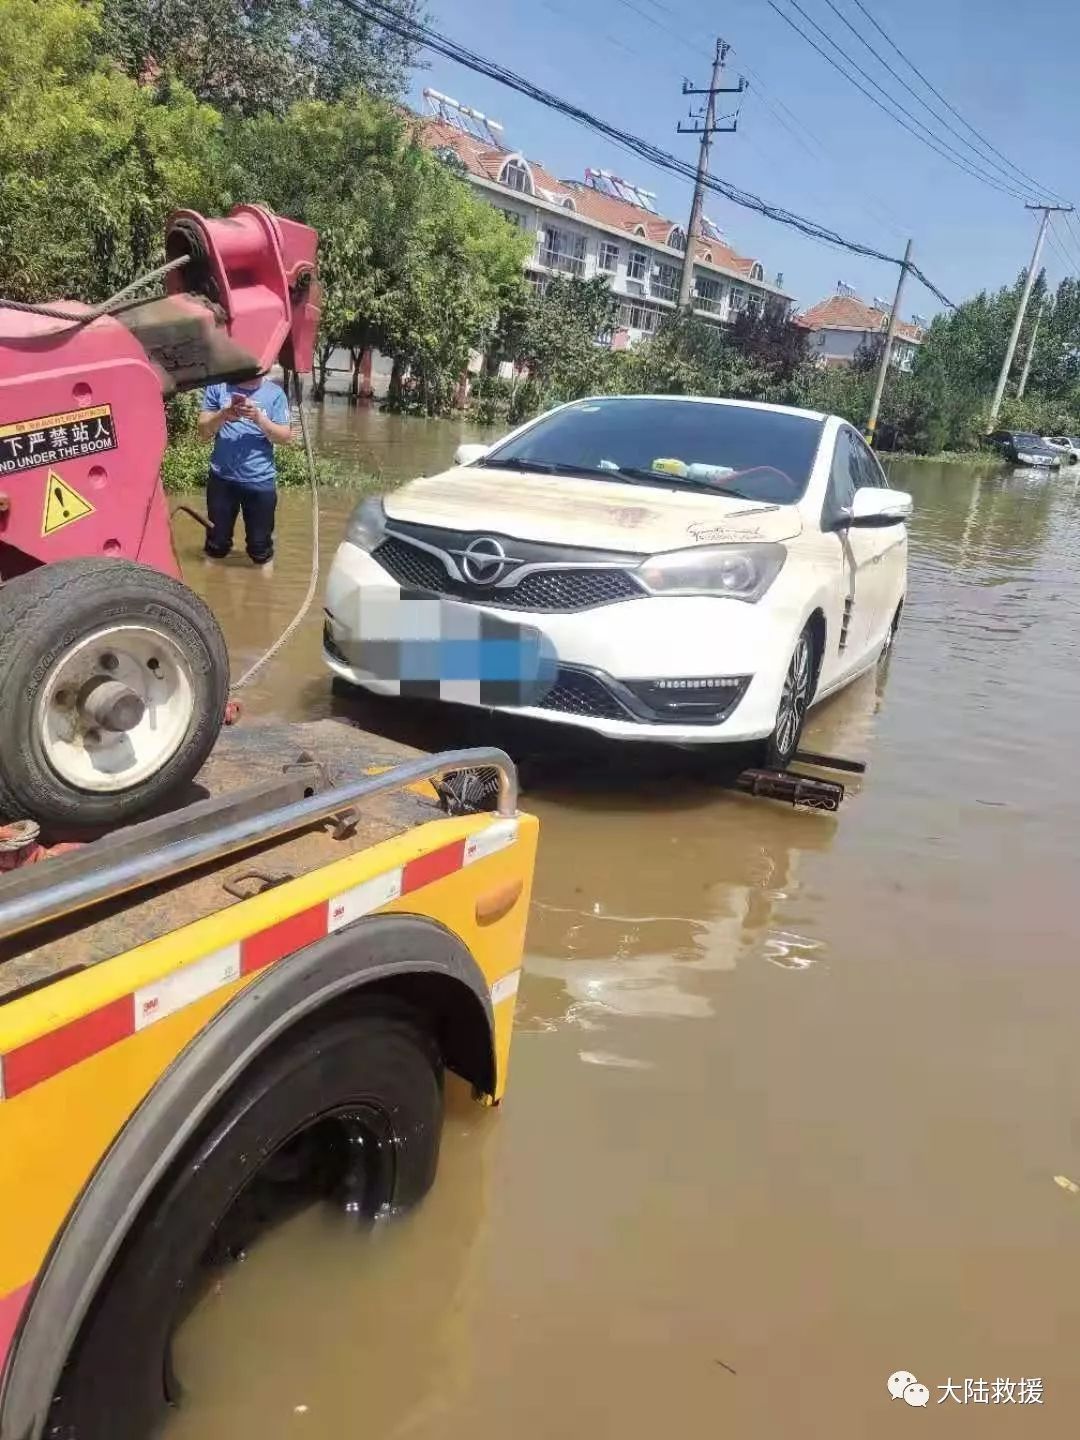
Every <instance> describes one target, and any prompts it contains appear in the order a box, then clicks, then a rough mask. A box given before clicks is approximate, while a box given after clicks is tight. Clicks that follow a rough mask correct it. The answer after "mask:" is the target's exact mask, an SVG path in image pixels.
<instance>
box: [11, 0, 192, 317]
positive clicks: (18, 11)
mask: <svg viewBox="0 0 1080 1440" xmlns="http://www.w3.org/2000/svg"><path fill="white" fill-rule="evenodd" d="M98 46H99V25H98V13H97V10H96V8H95V7H94V6H93V5H89V4H80V3H78V0H4V4H3V6H2V7H0V291H2V292H3V293H4V294H6V295H9V296H11V297H13V298H16V299H24V300H41V299H47V298H55V297H59V296H71V297H74V298H78V299H84V300H90V301H93V300H99V299H102V298H103V297H104V296H106V295H108V294H110V293H111V292H112V291H114V290H116V289H118V288H119V287H120V286H122V285H125V284H127V283H128V282H129V281H130V280H131V279H133V278H134V276H135V275H136V274H138V273H139V272H140V271H143V270H145V269H148V268H151V267H152V266H153V265H155V264H156V263H158V262H159V260H160V258H161V246H162V239H163V231H164V222H165V217H166V216H167V214H168V213H169V211H170V210H172V209H173V208H175V207H177V206H181V205H190V206H194V207H195V208H209V209H213V208H215V207H216V205H217V203H218V202H219V199H220V193H221V191H220V184H219V164H218V156H219V146H218V141H219V134H220V118H219V117H218V115H217V114H215V112H214V111H213V110H211V109H210V108H208V107H207V106H204V105H200V104H199V103H198V102H197V101H196V100H195V98H194V96H193V95H192V94H191V93H190V92H189V91H187V90H185V89H184V88H183V87H182V86H179V85H167V86H161V87H144V86H140V85H138V84H136V83H135V82H134V81H133V80H131V79H129V78H128V77H127V76H126V75H123V74H122V73H120V72H119V71H118V70H116V69H115V68H108V67H102V66H99V65H98V63H97V61H96V60H95V51H96V50H97V48H98Z"/></svg>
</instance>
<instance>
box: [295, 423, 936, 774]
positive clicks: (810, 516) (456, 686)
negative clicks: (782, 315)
mask: <svg viewBox="0 0 1080 1440" xmlns="http://www.w3.org/2000/svg"><path fill="white" fill-rule="evenodd" d="M456 458H457V462H458V463H456V464H455V466H454V467H453V468H452V469H450V470H447V471H445V472H444V473H443V474H440V475H434V476H430V477H426V478H423V479H418V480H414V481H412V482H410V483H409V484H406V485H404V486H402V487H401V488H400V489H399V490H395V491H394V492H392V493H391V494H388V495H386V496H384V497H383V498H382V499H369V500H365V501H363V502H362V503H361V504H360V506H359V507H358V508H357V510H356V511H355V512H354V514H353V516H352V518H351V519H350V521H349V524H348V529H347V532H346V536H345V539H344V542H343V543H342V545H341V546H340V548H339V549H338V551H337V554H336V556H335V559H334V562H333V566H332V568H331V572H330V577H329V580H328V584H327V592H326V626H325V634H324V656H325V659H326V663H327V665H328V666H329V668H330V669H331V670H332V671H333V672H334V673H335V674H336V675H338V676H340V677H341V678H343V679H345V680H347V681H350V682H352V683H353V684H355V685H359V686H363V687H365V688H367V689H369V690H372V691H375V692H377V693H380V694H399V695H409V694H419V695H428V696H437V697H438V698H441V699H445V700H452V701H458V702H461V703H466V704H473V705H480V706H483V707H484V708H492V709H499V710H512V711H514V712H516V713H519V714H525V715H530V716H533V717H535V718H539V719H545V720H554V721H560V722H562V723H564V724H568V725H577V726H584V727H586V728H588V729H590V730H594V731H599V732H601V733H603V734H605V735H608V736H612V737H615V738H622V739H635V740H640V739H654V740H660V741H669V742H674V743H678V744H683V745H685V744H696V743H746V742H759V744H758V747H757V758H758V759H759V760H760V762H761V763H765V764H768V765H771V766H774V767H778V768H782V767H783V766H785V765H786V764H787V763H788V762H789V761H790V760H791V758H792V756H793V755H794V754H795V751H796V749H797V747H798V742H799V736H800V733H801V731H802V727H803V721H804V719H805V716H806V711H807V708H808V707H809V706H810V705H812V704H813V703H814V702H815V701H817V700H821V699H823V698H824V697H825V696H826V695H828V694H830V693H832V692H833V691H835V690H838V689H840V687H841V686H844V685H846V684H847V683H848V682H849V681H851V680H853V679H854V678H855V677H856V676H857V675H859V674H860V673H862V672H863V671H865V670H866V669H868V668H869V667H871V666H873V665H874V664H875V663H876V662H877V660H878V658H879V657H880V656H881V655H882V654H883V653H884V652H885V651H887V650H888V648H889V646H890V644H891V641H892V637H893V634H894V632H895V630H896V626H897V624H898V622H899V619H900V612H901V607H902V605H903V600H904V593H905V588H906V581H907V527H906V523H905V522H906V520H907V518H908V516H909V514H910V512H911V498H910V496H908V495H906V494H905V493H903V492H902V491H898V490H892V489H890V488H889V486H888V484H887V482H886V480H885V476H884V474H883V473H882V470H881V467H880V465H879V464H878V462H877V459H876V458H875V456H874V454H873V453H872V451H871V450H869V449H868V448H867V446H866V444H865V443H864V441H863V440H862V437H861V436H860V435H859V434H858V433H857V432H856V431H855V430H854V429H853V427H852V426H851V425H849V424H847V422H846V421H844V420H842V419H840V418H839V417H837V416H835V415H824V414H820V413H817V412H814V411H809V410H795V409H789V408H786V407H783V406H777V405H764V404H757V403H750V402H744V401H735V400H713V399H703V398H693V399H692V398H688V397H682V396H605V397H602V398H598V399H587V400H579V401H575V402H573V403H571V404H568V405H563V406H560V407H559V408H557V409H555V410H552V411H549V412H548V413H547V414H545V415H542V416H540V417H539V418H538V419H536V420H533V421H532V422H530V423H529V424H527V425H524V426H522V427H521V428H520V429H518V430H516V431H514V432H513V433H512V434H511V435H509V436H508V437H507V438H506V439H504V440H502V441H500V442H499V443H498V444H496V445H494V446H493V447H491V448H490V449H485V447H483V446H462V447H461V448H460V450H459V451H458V455H457V457H456ZM415 602H419V603H415ZM470 636H472V637H476V636H479V637H480V638H481V640H482V641H483V642H485V643H488V645H489V649H488V652H485V653H490V654H492V655H494V654H495V648H496V647H495V646H494V645H493V643H492V642H496V641H507V642H509V646H508V649H507V650H506V651H505V652H500V653H505V654H510V655H511V656H512V663H513V665H516V666H517V671H516V672H515V673H516V675H517V678H518V679H519V680H521V679H522V675H523V674H524V671H525V670H528V672H529V673H528V676H527V677H525V679H524V680H522V689H521V691H520V693H518V694H517V695H514V694H510V698H509V699H507V698H506V696H507V691H506V690H505V689H504V690H503V691H502V692H497V691H496V690H495V689H494V688H493V684H494V682H493V683H492V684H491V685H488V686H487V688H486V689H485V682H484V680H483V678H481V679H480V680H479V681H478V679H477V676H476V674H475V673H472V672H470V673H468V674H466V673H464V671H463V669H462V665H463V664H473V665H474V668H475V664H476V663H479V662H478V661H477V660H476V655H477V653H478V652H477V651H476V650H475V649H474V651H473V652H472V658H471V659H466V660H465V661H464V662H463V661H462V655H463V653H465V652H464V651H463V649H462V645H461V644H460V643H459V642H461V641H462V640H463V637H465V638H467V637H470ZM515 644H516V645H517V646H518V651H517V652H516V658H513V657H514V654H515V652H514V645H515ZM522 656H526V657H528V658H527V659H526V660H522V658H521V657H522ZM393 667H397V668H396V672H395V670H394V668H393ZM529 667H531V669H530V668H529ZM545 667H546V668H545ZM505 678H506V677H505V675H503V676H502V679H503V680H505Z"/></svg>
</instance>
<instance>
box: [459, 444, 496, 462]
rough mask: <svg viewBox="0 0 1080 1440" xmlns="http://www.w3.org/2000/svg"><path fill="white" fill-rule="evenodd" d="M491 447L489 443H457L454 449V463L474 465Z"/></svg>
mask: <svg viewBox="0 0 1080 1440" xmlns="http://www.w3.org/2000/svg"><path fill="white" fill-rule="evenodd" d="M490 449H491V446H490V445H459V446H458V447H457V449H456V450H455V451H454V464H455V465H475V464H476V462H477V460H482V459H483V458H484V456H485V455H486V454H487V453H488V451H489V450H490Z"/></svg>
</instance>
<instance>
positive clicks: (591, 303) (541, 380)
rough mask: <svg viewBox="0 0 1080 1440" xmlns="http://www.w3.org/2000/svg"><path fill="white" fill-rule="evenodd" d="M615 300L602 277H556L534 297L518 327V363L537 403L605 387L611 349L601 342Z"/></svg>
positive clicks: (607, 331) (610, 370) (609, 325)
mask: <svg viewBox="0 0 1080 1440" xmlns="http://www.w3.org/2000/svg"><path fill="white" fill-rule="evenodd" d="M617 311H618V302H617V300H616V299H615V296H614V295H613V294H612V293H611V287H610V286H609V285H608V282H607V280H606V279H605V277H604V276H602V275H598V276H596V277H595V278H593V279H592V280H579V279H578V278H577V277H576V276H563V275H559V276H556V277H555V278H554V279H552V280H550V281H549V282H548V284H547V287H546V289H545V290H544V292H543V293H542V294H538V295H536V297H535V298H534V300H533V303H532V305H531V307H530V309H529V312H528V315H527V317H526V319H525V322H524V325H523V326H522V334H521V342H520V343H521V349H520V355H519V359H520V360H522V361H523V362H524V364H526V365H527V366H528V368H529V376H530V380H531V381H532V384H533V387H534V389H535V391H536V393H537V396H538V398H540V397H542V403H543V404H554V403H556V402H558V401H562V400H574V399H577V398H578V397H579V396H581V395H588V394H593V393H596V392H599V391H603V390H606V389H609V388H610V384H611V377H612V375H613V373H614V372H613V367H612V365H611V358H612V357H611V351H610V350H609V349H608V348H607V346H606V344H605V343H604V340H605V339H606V337H607V336H609V335H610V334H611V331H612V329H613V328H614V325H615V317H616V313H617Z"/></svg>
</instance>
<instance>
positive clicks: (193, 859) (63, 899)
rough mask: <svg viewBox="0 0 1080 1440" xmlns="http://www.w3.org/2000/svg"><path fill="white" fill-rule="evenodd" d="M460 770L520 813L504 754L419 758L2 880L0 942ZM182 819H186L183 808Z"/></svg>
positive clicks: (506, 808)
mask: <svg viewBox="0 0 1080 1440" xmlns="http://www.w3.org/2000/svg"><path fill="white" fill-rule="evenodd" d="M459 770H496V771H498V776H499V792H498V801H497V804H496V810H495V813H496V814H497V815H500V816H503V817H510V816H513V815H515V814H516V813H517V802H518V780H517V769H516V768H515V766H514V762H513V761H512V760H511V759H510V757H509V755H507V754H506V753H505V751H503V750H499V749H496V748H495V747H488V746H482V747H477V748H474V749H469V750H446V751H443V752H442V753H441V754H439V755H425V756H422V757H421V758H420V759H418V760H407V761H405V762H404V763H402V764H400V765H395V766H394V767H393V768H392V769H390V770H386V771H383V772H382V774H379V775H365V776H363V777H362V778H361V779H358V780H350V781H348V782H347V783H346V784H344V785H337V786H335V787H333V788H332V789H328V790H322V791H320V792H319V793H317V794H312V795H305V796H304V797H303V798H302V799H299V800H294V801H292V802H291V803H290V804H287V805H280V806H278V807H276V808H275V809H273V810H267V811H265V812H263V813H261V814H258V813H256V814H244V815H242V816H241V818H239V819H234V820H228V819H224V820H223V821H221V822H220V823H216V824H215V827H214V828H213V829H208V830H207V831H206V832H205V833H197V834H194V835H188V836H186V837H185V838H183V839H181V840H176V841H173V842H172V843H168V844H163V845H162V846H161V847H160V848H159V849H157V850H150V851H149V852H147V851H145V850H143V851H141V853H138V854H131V855H123V856H121V857H119V858H116V859H114V860H112V861H111V862H110V861H109V859H108V856H107V855H103V854H102V852H100V851H99V852H98V853H97V854H95V853H94V844H90V845H87V846H85V847H84V848H83V849H82V850H79V851H76V852H74V853H73V854H70V855H65V856H61V857H58V858H57V859H55V860H47V861H44V862H43V863H42V864H40V865H35V866H32V867H30V868H29V869H27V870H25V871H22V872H14V873H13V874H12V875H10V876H9V877H8V878H7V879H5V880H3V881H0V940H6V939H9V938H10V937H11V936H13V935H18V934H20V933H22V932H23V931H24V930H30V929H32V928H33V927H35V926H37V925H44V924H47V923H48V922H49V921H50V920H58V919H60V918H61V917H62V916H65V915H70V914H72V913H73V912H75V911H78V910H83V909H86V908H87V907H89V906H91V905H96V904H98V903H100V902H101V901H102V900H111V899H114V898H116V897H117V896H120V895H123V894H126V893H127V892H128V891H130V890H137V889H141V888H142V887H143V886H145V885H152V884H154V883H156V882H157V881H159V880H165V879H167V878H169V877H170V876H172V875H178V874H180V873H182V872H183V871H185V870H192V869H194V868H195V867H196V866H198V865H205V864H206V863H207V862H208V861H210V860H215V859H218V858H220V857H221V856H224V855H229V854H232V853H233V852H234V851H237V850H244V849H247V848H249V847H250V846H252V845H258V844H263V843H265V842H266V841H268V840H274V839H276V838H278V837H279V836H282V835H287V834H290V833H292V832H294V831H296V830H303V829H307V828H308V827H309V826H311V825H314V824H316V823H317V822H318V821H320V820H327V819H330V818H332V817H333V816H335V815H339V814H340V813H341V812H342V811H343V810H348V809H351V808H352V807H354V806H355V805H356V804H358V803H359V802H361V801H363V800H366V799H369V798H370V797H371V796H372V795H378V794H382V793H384V792H386V791H389V790H403V789H405V788H407V787H408V786H410V785H417V784H420V783H421V782H422V781H425V780H427V781H432V780H440V779H442V778H443V777H444V776H446V775H450V774H453V773H454V772H455V771H459ZM227 798H228V797H225V799H226V801H227ZM226 813H227V812H226ZM178 814H179V815H180V816H182V815H183V811H180V812H178ZM165 818H166V820H167V819H169V818H171V817H165ZM114 838H115V839H116V840H122V839H123V832H122V831H121V832H118V834H117V836H116V837H107V838H106V840H105V841H103V842H100V843H102V844H103V845H106V846H108V845H109V844H110V841H111V840H113V839H114ZM35 872H36V873H35Z"/></svg>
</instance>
